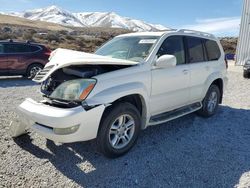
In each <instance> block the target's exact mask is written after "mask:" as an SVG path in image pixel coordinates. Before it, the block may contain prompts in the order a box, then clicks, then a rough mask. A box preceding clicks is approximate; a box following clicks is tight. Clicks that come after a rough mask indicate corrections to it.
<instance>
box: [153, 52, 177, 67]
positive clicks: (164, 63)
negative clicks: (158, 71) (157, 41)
mask: <svg viewBox="0 0 250 188" xmlns="http://www.w3.org/2000/svg"><path fill="white" fill-rule="evenodd" d="M176 63H177V60H176V57H175V56H174V55H162V56H161V57H159V58H158V59H157V60H156V63H155V66H156V67H159V68H168V67H174V66H176Z"/></svg>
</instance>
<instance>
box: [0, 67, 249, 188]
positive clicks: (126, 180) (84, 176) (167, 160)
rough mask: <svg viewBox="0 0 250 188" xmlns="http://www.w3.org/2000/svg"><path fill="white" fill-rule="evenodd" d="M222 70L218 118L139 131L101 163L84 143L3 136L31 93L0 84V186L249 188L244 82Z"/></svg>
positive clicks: (23, 85)
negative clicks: (131, 143)
mask: <svg viewBox="0 0 250 188" xmlns="http://www.w3.org/2000/svg"><path fill="white" fill-rule="evenodd" d="M241 70H242V69H237V68H235V67H230V71H229V74H228V76H229V79H230V80H229V84H228V87H227V90H226V92H225V97H224V103H223V104H222V105H221V106H220V108H219V111H218V114H217V115H215V116H214V117H212V118H210V119H203V118H200V117H197V116H196V115H195V114H191V115H188V116H185V117H182V118H180V119H177V120H174V121H171V122H169V123H166V124H163V125H159V126H155V127H150V128H148V129H146V130H145V131H143V132H142V133H141V135H140V138H139V140H138V142H137V144H136V146H135V147H134V148H133V149H132V151H130V152H129V153H128V154H127V155H125V156H124V157H121V158H118V159H113V160H110V159H106V158H104V157H103V156H102V155H100V154H97V153H95V151H94V148H93V143H92V142H82V143H73V144H58V143H53V142H51V141H48V140H46V139H44V138H43V137H41V136H39V135H37V134H35V133H30V134H29V135H26V136H23V137H21V138H18V139H16V140H13V139H12V138H10V136H9V133H8V131H9V123H10V121H11V120H12V119H13V118H14V117H15V113H14V112H13V111H14V110H15V108H16V106H17V105H19V104H20V103H21V102H22V101H23V100H24V99H25V98H26V97H31V98H33V99H36V100H38V99H39V87H38V86H37V85H34V84H33V83H32V82H31V81H28V80H25V79H23V78H0V127H1V129H0V144H1V146H0V159H1V160H0V187H18V186H19V187H31V186H32V187H199V188H201V187H234V186H235V187H250V147H249V144H250V80H246V79H243V77H242V71H241Z"/></svg>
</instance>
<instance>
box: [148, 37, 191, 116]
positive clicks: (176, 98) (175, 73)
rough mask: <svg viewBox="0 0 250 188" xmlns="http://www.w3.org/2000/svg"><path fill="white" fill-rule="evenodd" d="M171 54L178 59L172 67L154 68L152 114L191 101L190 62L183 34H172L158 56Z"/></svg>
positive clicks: (151, 100)
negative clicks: (188, 62) (187, 60)
mask: <svg viewBox="0 0 250 188" xmlns="http://www.w3.org/2000/svg"><path fill="white" fill-rule="evenodd" d="M165 54H169V55H174V56H175V57H176V59H177V65H176V66H175V67H171V68H165V69H159V68H157V67H156V68H153V69H152V91H151V98H150V109H151V110H150V111H151V115H156V114H160V113H163V112H166V111H170V110H174V109H176V108H179V107H182V106H185V105H187V104H188V102H189V97H190V96H189V95H190V94H189V92H190V91H189V81H190V70H189V64H186V57H185V50H184V43H183V37H182V36H170V37H168V38H167V39H166V40H165V41H164V42H163V44H162V45H161V47H160V49H159V51H158V53H157V57H158V58H159V57H160V56H162V55H165Z"/></svg>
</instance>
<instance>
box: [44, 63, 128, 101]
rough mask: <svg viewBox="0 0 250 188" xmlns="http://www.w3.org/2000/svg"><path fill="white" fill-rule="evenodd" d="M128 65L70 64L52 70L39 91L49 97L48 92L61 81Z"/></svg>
mask: <svg viewBox="0 0 250 188" xmlns="http://www.w3.org/2000/svg"><path fill="white" fill-rule="evenodd" d="M126 67H129V66H128V65H72V66H68V67H64V68H61V69H58V70H56V71H55V72H53V73H52V74H51V75H50V76H49V77H48V78H47V79H46V80H45V81H43V82H42V84H41V92H42V93H43V95H44V97H46V98H50V94H51V93H52V92H53V91H54V90H55V89H56V88H57V87H58V86H59V85H60V84H62V83H63V82H65V81H69V80H74V79H80V78H92V77H94V76H97V75H100V74H104V73H108V72H112V71H115V70H119V69H122V68H126Z"/></svg>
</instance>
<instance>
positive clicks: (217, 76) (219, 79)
mask: <svg viewBox="0 0 250 188" xmlns="http://www.w3.org/2000/svg"><path fill="white" fill-rule="evenodd" d="M223 78H224V77H223V75H222V74H221V73H220V72H215V73H213V74H211V75H210V76H209V77H208V78H207V80H206V82H205V86H204V89H203V94H202V96H203V98H204V97H205V96H206V94H207V91H208V89H209V87H210V86H211V85H213V84H214V85H216V86H218V88H219V90H220V92H221V96H220V101H219V102H220V104H221V103H222V99H223V92H224V86H225V84H224V79H223Z"/></svg>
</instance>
